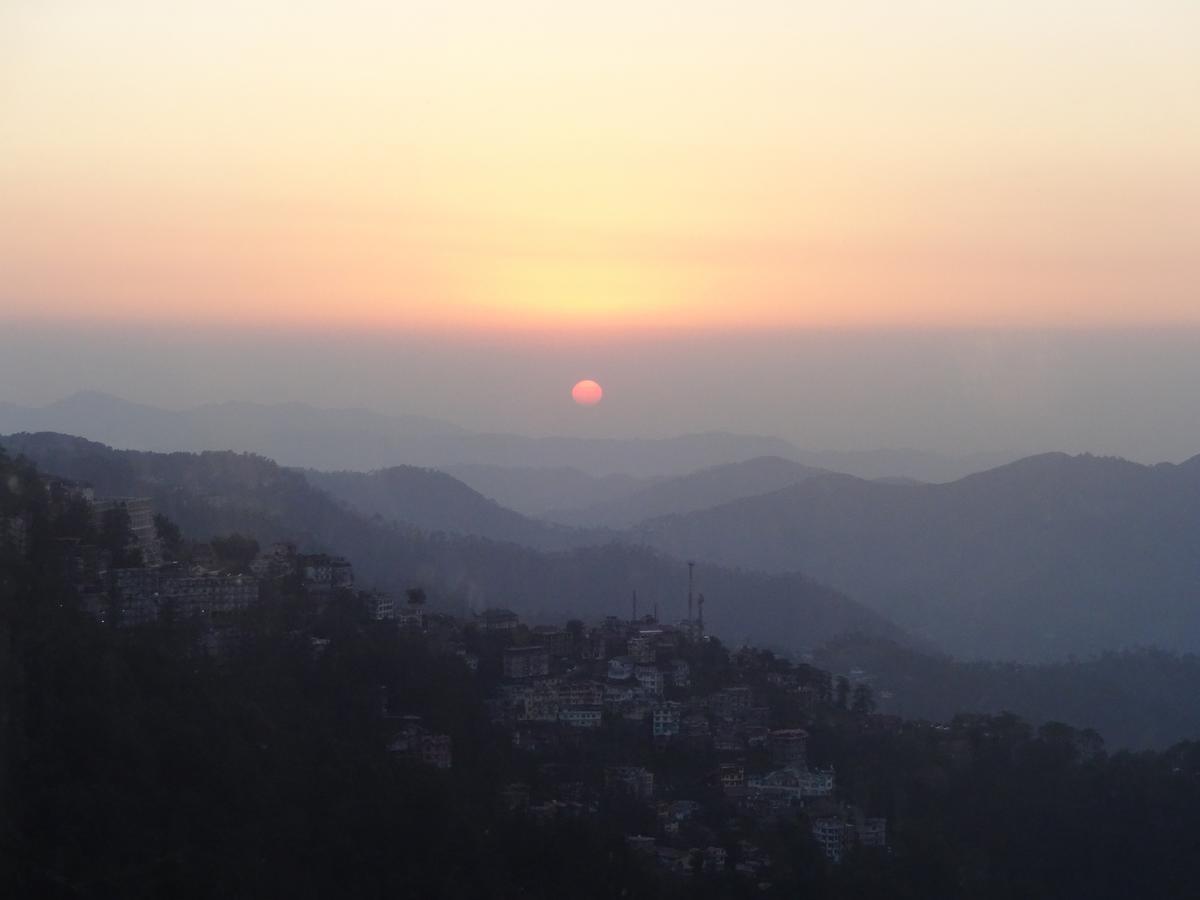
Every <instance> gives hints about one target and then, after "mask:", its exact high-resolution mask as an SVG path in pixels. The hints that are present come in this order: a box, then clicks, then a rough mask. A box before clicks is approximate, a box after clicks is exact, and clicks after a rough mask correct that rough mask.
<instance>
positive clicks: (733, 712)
mask: <svg viewBox="0 0 1200 900" xmlns="http://www.w3.org/2000/svg"><path fill="white" fill-rule="evenodd" d="M753 704H754V693H753V692H752V691H751V690H750V688H748V687H745V686H744V685H737V686H734V687H727V688H725V689H724V690H720V691H717V693H715V694H713V695H712V696H711V697H709V698H708V708H709V710H710V711H711V712H712V714H713V715H714V716H717V717H718V718H722V719H728V720H729V721H732V722H736V721H738V720H740V719H743V718H745V716H746V713H747V712H748V711H749V709H750V707H751V706H752V705H753Z"/></svg>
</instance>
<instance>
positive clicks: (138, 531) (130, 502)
mask: <svg viewBox="0 0 1200 900" xmlns="http://www.w3.org/2000/svg"><path fill="white" fill-rule="evenodd" d="M114 509H124V510H125V512H126V513H127V514H128V516H129V530H130V531H131V532H133V536H134V539H135V540H136V541H137V547H138V549H139V550H141V551H142V560H143V561H144V562H145V564H146V565H148V566H154V565H158V564H159V563H160V562H162V551H161V550H160V548H159V544H158V529H157V528H155V526H154V501H153V500H151V499H150V498H149V497H97V498H96V500H95V501H94V502H93V503H92V515H93V517H94V518H95V523H96V529H97V530H100V529H101V528H103V527H104V519H105V517H106V516H107V515H108V514H109V513H110V512H111V511H112V510H114Z"/></svg>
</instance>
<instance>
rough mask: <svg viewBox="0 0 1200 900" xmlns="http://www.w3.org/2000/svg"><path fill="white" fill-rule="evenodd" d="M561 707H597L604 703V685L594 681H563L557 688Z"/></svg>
mask: <svg viewBox="0 0 1200 900" xmlns="http://www.w3.org/2000/svg"><path fill="white" fill-rule="evenodd" d="M558 702H559V703H561V704H562V705H563V706H599V705H600V704H602V703H603V702H604V685H602V684H600V683H598V682H595V681H563V682H562V683H561V684H559V686H558Z"/></svg>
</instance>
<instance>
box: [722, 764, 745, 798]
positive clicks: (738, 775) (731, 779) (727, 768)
mask: <svg viewBox="0 0 1200 900" xmlns="http://www.w3.org/2000/svg"><path fill="white" fill-rule="evenodd" d="M720 778H721V788H722V789H723V790H726V791H728V790H733V789H735V788H741V787H745V786H746V767H745V766H742V765H738V764H736V763H728V764H726V765H723V766H721V769H720Z"/></svg>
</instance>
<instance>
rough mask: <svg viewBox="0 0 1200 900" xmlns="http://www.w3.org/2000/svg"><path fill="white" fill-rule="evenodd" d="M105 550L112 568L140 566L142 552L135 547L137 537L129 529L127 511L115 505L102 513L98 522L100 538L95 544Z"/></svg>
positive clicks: (121, 506) (131, 529)
mask: <svg viewBox="0 0 1200 900" xmlns="http://www.w3.org/2000/svg"><path fill="white" fill-rule="evenodd" d="M97 543H98V544H99V546H100V547H101V549H103V550H107V551H108V553H109V558H110V559H111V560H112V565H113V567H114V568H131V567H137V566H140V565H141V564H142V551H141V549H140V548H139V547H138V545H137V535H135V534H134V533H133V528H131V527H130V520H129V510H127V509H126V508H125V507H124V506H123V505H119V504H118V505H116V506H113V507H111V508H110V509H106V510H105V511H104V515H103V516H102V517H101V520H100V537H99V540H98V542H97Z"/></svg>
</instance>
